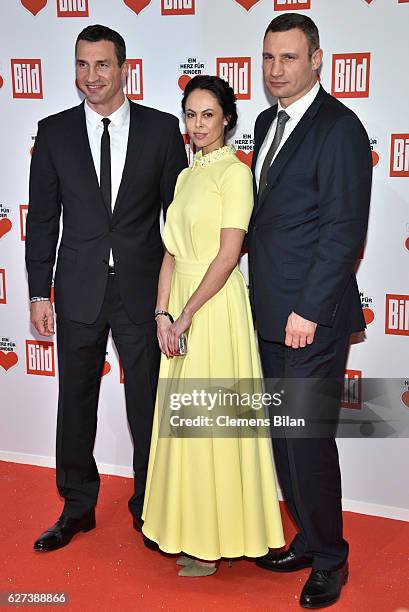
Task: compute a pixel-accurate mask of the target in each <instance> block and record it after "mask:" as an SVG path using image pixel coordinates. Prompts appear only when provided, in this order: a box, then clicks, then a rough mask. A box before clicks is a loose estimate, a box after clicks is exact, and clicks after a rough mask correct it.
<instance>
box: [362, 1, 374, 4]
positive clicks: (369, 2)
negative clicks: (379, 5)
mask: <svg viewBox="0 0 409 612" xmlns="http://www.w3.org/2000/svg"><path fill="white" fill-rule="evenodd" d="M364 2H366V3H367V4H371V3H372V2H373V0H364Z"/></svg>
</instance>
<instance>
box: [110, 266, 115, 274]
mask: <svg viewBox="0 0 409 612" xmlns="http://www.w3.org/2000/svg"><path fill="white" fill-rule="evenodd" d="M108 274H115V268H114V266H108Z"/></svg>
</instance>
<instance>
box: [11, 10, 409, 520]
mask: <svg viewBox="0 0 409 612" xmlns="http://www.w3.org/2000/svg"><path fill="white" fill-rule="evenodd" d="M283 11H301V12H303V13H305V14H306V15H309V16H310V17H312V18H313V19H314V20H315V21H316V23H317V25H318V27H319V29H320V33H321V45H322V47H323V49H324V65H323V69H322V73H321V81H322V84H323V86H324V87H325V89H326V90H327V91H329V92H330V93H332V95H334V96H335V97H337V98H339V99H340V100H341V101H342V102H343V103H344V104H346V105H347V106H349V107H350V108H352V109H353V110H354V111H355V112H356V113H357V114H358V116H359V117H360V118H361V120H362V122H363V124H364V125H365V127H366V130H367V132H368V135H369V138H370V142H371V147H372V156H373V166H374V184H373V197H372V209H371V216H370V225H369V233H368V239H367V243H366V245H365V248H364V249H363V251H362V253H361V259H360V261H359V270H358V281H359V286H360V291H361V299H362V308H363V309H364V314H365V319H366V322H367V325H368V328H367V332H366V338H365V339H364V340H362V341H360V342H357V343H356V344H354V345H353V346H352V349H351V352H350V357H349V361H348V366H347V367H348V369H347V371H346V373H345V391H344V399H343V406H344V407H343V415H342V416H343V418H348V416H349V415H351V416H352V415H354V416H356V414H357V411H359V410H360V409H361V408H362V397H361V389H362V385H361V381H362V379H365V378H368V377H369V378H378V379H380V378H395V379H400V381H401V382H400V383H399V385H400V387H399V394H398V396H399V397H398V400H397V401H398V402H400V403H401V407H402V408H403V409H406V410H409V391H408V388H409V119H408V112H407V111H408V108H407V101H408V99H409V81H408V79H407V58H408V56H409V43H408V31H409V0H4V1H3V2H1V5H0V24H1V39H0V109H1V112H0V130H1V131H0V133H1V142H0V167H1V180H0V405H1V407H0V414H1V428H0V459H8V460H15V461H23V462H26V463H34V464H40V465H53V456H54V445H55V443H54V439H55V422H56V403H57V392H58V389H57V360H56V345H55V340H52V341H49V340H47V341H44V340H43V339H41V338H40V337H38V336H37V335H36V333H35V332H34V330H33V328H32V327H31V326H30V323H29V306H28V292H27V283H26V273H25V265H24V241H25V220H26V215H27V210H28V204H29V203H28V175H29V166H30V155H31V150H32V147H33V143H34V140H35V137H36V131H37V121H38V120H39V119H41V118H43V117H45V116H47V115H50V114H53V113H56V112H58V111H60V110H63V109H65V108H68V107H70V106H74V105H75V104H79V103H80V102H81V95H80V92H79V91H78V90H77V89H76V87H75V75H74V68H75V65H74V43H75V39H76V36H77V34H78V32H79V31H80V30H82V29H83V28H84V27H85V26H86V25H88V24H92V23H101V24H105V25H108V26H110V27H111V28H114V29H116V30H118V31H119V32H120V33H121V34H122V35H123V37H124V38H125V41H126V43H127V52H128V62H129V73H128V79H127V82H126V84H125V85H124V87H125V92H126V94H127V95H128V97H129V98H130V99H131V100H134V101H136V102H140V103H141V104H146V105H148V106H154V107H157V108H159V109H162V110H165V111H168V112H171V113H174V114H175V115H177V116H178V117H179V118H180V125H181V131H182V133H184V132H185V128H184V124H183V117H182V115H181V110H180V101H181V97H182V92H183V89H184V87H185V86H186V83H187V82H188V81H189V79H191V78H192V77H193V76H194V75H196V74H202V73H205V74H218V75H219V76H221V77H222V78H224V79H226V80H228V81H229V82H230V84H231V85H232V87H233V88H234V90H235V92H236V95H237V99H238V101H239V113H240V116H239V123H238V126H237V129H236V130H235V133H234V134H232V136H231V143H232V144H234V145H235V146H236V148H237V151H238V153H237V154H238V155H239V157H240V159H242V161H243V162H245V163H247V164H250V163H251V158H252V149H253V128H254V121H255V119H256V117H257V115H258V113H259V112H260V111H261V110H263V109H264V108H266V107H267V106H268V105H269V104H270V103H271V101H269V100H268V98H267V95H266V92H265V90H264V87H263V82H262V74H261V51H262V39H263V34H264V31H265V28H266V26H267V24H268V23H269V22H270V21H271V19H272V18H273V17H274V16H277V15H279V14H281V13H282V12H283ZM185 141H186V149H187V152H188V155H189V159H192V155H193V152H192V150H191V147H190V143H189V140H188V138H187V136H185ZM307 161H308V160H306V162H307ZM242 269H243V272H244V274H245V275H246V274H247V262H246V258H245V257H244V258H243V261H242ZM339 446H340V452H341V462H342V468H343V475H344V504H345V508H349V509H352V510H357V511H362V512H368V513H374V514H381V515H382V514H383V515H385V516H392V517H395V518H403V519H406V520H409V490H408V489H407V487H405V486H404V484H403V483H404V482H405V478H407V476H404V475H407V472H408V470H409V453H408V449H409V441H408V439H405V438H400V439H398V438H396V437H394V438H391V439H381V438H377V439H372V440H371V439H362V438H360V439H342V440H340V443H339ZM95 453H96V458H97V461H98V462H99V464H100V466H101V469H102V471H106V472H109V473H117V474H126V475H130V474H131V469H130V465H131V456H132V452H131V441H130V436H129V433H128V429H127V424H126V417H125V402H124V391H123V381H122V372H121V366H120V363H119V360H118V356H117V353H116V351H115V347H114V345H113V343H112V341H111V340H110V341H109V343H108V347H107V355H106V362H105V367H104V374H103V379H102V384H101V399H100V410H99V427H98V435H97V443H96V449H95Z"/></svg>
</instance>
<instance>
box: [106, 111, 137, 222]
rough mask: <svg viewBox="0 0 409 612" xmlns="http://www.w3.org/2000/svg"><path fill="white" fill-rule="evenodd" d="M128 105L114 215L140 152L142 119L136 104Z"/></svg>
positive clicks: (122, 198)
mask: <svg viewBox="0 0 409 612" xmlns="http://www.w3.org/2000/svg"><path fill="white" fill-rule="evenodd" d="M129 104H130V116H129V135H128V145H127V148H126V157H125V164H124V169H123V172H122V178H121V183H120V185H119V190H118V195H117V198H116V202H115V207H114V212H113V214H114V215H115V214H116V213H117V210H118V209H119V208H120V206H121V202H122V201H123V200H124V196H125V193H126V189H127V186H128V185H129V183H130V181H131V179H132V177H133V175H134V173H135V163H136V160H137V159H138V156H139V154H140V150H141V147H142V138H141V127H142V118H141V110H140V108H139V107H138V105H137V104H135V103H134V102H131V101H129Z"/></svg>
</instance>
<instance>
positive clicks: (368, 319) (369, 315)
mask: <svg viewBox="0 0 409 612" xmlns="http://www.w3.org/2000/svg"><path fill="white" fill-rule="evenodd" d="M363 313H364V319H365V323H366V324H367V325H370V324H371V323H372V321H373V320H374V319H375V313H374V311H373V310H371V309H370V308H363Z"/></svg>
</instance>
